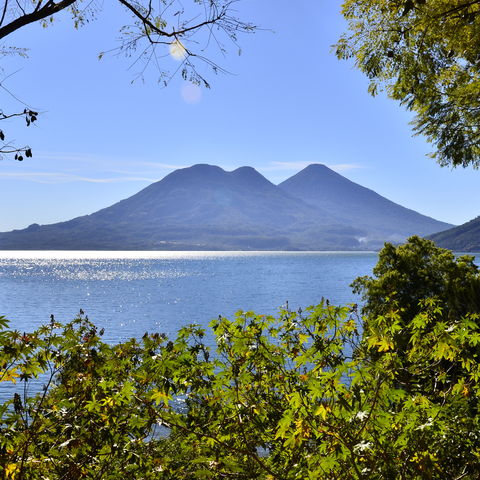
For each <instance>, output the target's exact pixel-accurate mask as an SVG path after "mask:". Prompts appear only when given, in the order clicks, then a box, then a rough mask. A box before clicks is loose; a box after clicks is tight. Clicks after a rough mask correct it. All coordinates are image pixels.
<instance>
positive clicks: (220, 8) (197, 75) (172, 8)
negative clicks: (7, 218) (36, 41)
mask: <svg viewBox="0 0 480 480" xmlns="http://www.w3.org/2000/svg"><path fill="white" fill-rule="evenodd" d="M115 3H117V4H118V5H119V7H120V9H119V11H121V10H123V11H124V13H125V17H121V16H120V19H119V25H118V29H119V32H120V43H119V44H118V45H117V46H116V47H114V48H112V50H111V51H113V52H117V53H124V54H125V55H126V56H127V57H132V56H133V58H134V59H135V60H134V61H135V62H138V63H139V64H140V65H141V66H142V67H141V69H140V74H139V75H140V76H143V74H144V73H145V71H146V69H147V68H149V67H154V68H156V69H157V75H158V81H159V82H160V83H161V84H163V85H167V83H168V81H169V79H170V78H171V76H172V75H175V73H177V72H178V73H179V74H180V75H181V76H182V77H183V79H184V80H187V81H190V82H192V83H195V84H198V85H203V86H204V87H207V88H209V86H210V85H209V82H208V80H207V78H206V77H205V75H204V74H203V73H201V71H200V70H199V69H198V65H199V63H204V64H206V65H207V66H209V67H211V69H212V71H213V72H215V73H217V72H221V71H223V69H222V67H221V66H220V65H218V64H216V63H215V61H213V60H212V57H211V56H210V54H209V52H212V51H213V50H214V49H215V48H218V49H219V50H220V51H221V52H222V53H225V52H226V51H227V49H228V45H227V42H228V43H230V46H231V45H233V46H235V47H236V48H239V47H238V44H237V40H238V36H239V35H241V34H244V33H249V32H252V31H254V30H255V27H254V25H252V24H250V23H247V22H244V21H242V20H240V19H239V18H238V17H237V16H236V14H235V11H234V8H233V5H234V3H236V0H188V1H187V2H185V1H180V0H160V1H158V2H152V1H151V0H117V1H116V2H115ZM62 13H64V14H69V15H70V16H71V18H72V21H73V24H74V27H75V28H78V27H81V26H83V25H85V24H86V23H88V22H90V21H92V20H95V19H98V20H99V21H101V17H102V13H103V12H102V8H101V6H100V4H99V3H98V2H88V1H86V0H59V1H53V0H33V1H32V0H20V1H18V0H17V1H13V0H4V1H3V6H0V39H1V40H2V41H3V43H2V45H1V46H0V56H3V57H6V56H8V55H22V56H27V53H28V50H27V49H25V48H20V47H18V46H10V45H8V44H7V43H6V39H7V38H8V36H9V35H11V34H12V33H14V32H16V31H17V30H19V29H22V28H24V27H26V26H27V25H29V24H32V23H41V24H42V25H43V26H45V27H46V26H49V25H50V24H52V23H54V19H55V17H56V16H58V15H60V14H62ZM103 55H104V52H99V58H101V57H102V56H103ZM165 56H171V57H173V58H174V59H175V60H177V61H178V65H177V68H176V69H175V71H173V72H170V71H168V69H167V68H166V66H165V62H164V61H163V59H164V57H165ZM4 68H5V67H4ZM14 117H23V118H24V120H25V121H26V124H27V126H28V125H31V124H32V123H33V122H35V121H36V120H37V117H38V112H36V111H34V109H31V108H29V107H27V108H25V109H24V108H23V106H22V109H21V110H20V111H15V112H3V111H2V110H1V109H0V120H7V119H10V118H14ZM4 155H13V156H14V158H15V159H16V160H23V159H24V158H25V157H30V156H32V149H31V148H30V147H29V146H21V147H20V146H18V145H14V144H13V143H12V142H11V140H10V139H9V137H8V135H7V134H6V133H5V132H4V131H3V130H0V156H4Z"/></svg>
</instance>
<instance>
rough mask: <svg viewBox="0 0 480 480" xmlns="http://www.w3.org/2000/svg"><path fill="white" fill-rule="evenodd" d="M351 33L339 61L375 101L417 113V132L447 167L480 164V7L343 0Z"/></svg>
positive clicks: (464, 0) (445, 0) (423, 0)
mask: <svg viewBox="0 0 480 480" xmlns="http://www.w3.org/2000/svg"><path fill="white" fill-rule="evenodd" d="M343 14H344V16H345V18H346V20H347V22H348V26H349V32H348V33H346V34H344V35H343V37H342V38H341V39H340V41H339V42H338V44H337V46H336V50H337V56H338V57H339V58H343V59H347V58H352V57H353V58H354V59H355V62H356V66H357V67H358V68H359V69H360V70H361V71H363V72H364V73H365V74H366V75H367V77H368V78H369V80H370V86H369V91H370V93H372V94H373V95H375V94H376V93H377V92H378V91H379V90H381V89H382V88H384V89H385V90H386V92H387V94H388V95H389V96H390V97H391V98H393V99H395V100H398V101H400V103H401V104H402V105H404V106H405V107H406V108H407V109H409V110H411V111H413V112H414V113H415V118H414V120H413V122H412V123H413V126H414V131H415V132H416V133H417V134H422V135H425V136H426V137H427V139H428V140H429V141H430V142H431V143H433V144H434V145H435V147H436V151H435V152H434V153H433V154H432V156H433V157H434V158H436V159H437V161H438V162H439V163H440V164H441V165H452V166H457V165H462V166H467V165H472V166H474V167H478V166H479V165H480V147H479V145H480V141H479V140H480V136H479V135H480V133H479V131H478V123H479V111H480V109H479V107H480V71H479V63H478V61H479V55H480V47H479V42H478V34H479V31H480V2H478V1H470V0H394V1H391V0H345V1H344V3H343Z"/></svg>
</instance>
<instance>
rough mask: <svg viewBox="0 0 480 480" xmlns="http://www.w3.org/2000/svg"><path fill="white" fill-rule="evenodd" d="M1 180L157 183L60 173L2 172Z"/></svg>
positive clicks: (139, 179)
mask: <svg viewBox="0 0 480 480" xmlns="http://www.w3.org/2000/svg"><path fill="white" fill-rule="evenodd" d="M0 179H9V180H11V179H15V180H24V181H30V182H35V183H49V184H55V183H68V182H87V183H121V182H155V181H156V180H157V179H155V178H147V177H134V176H131V177H128V176H127V177H111V178H93V177H84V176H80V175H71V174H67V173H58V172H28V173H21V172H0Z"/></svg>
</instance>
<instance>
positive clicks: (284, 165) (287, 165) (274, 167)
mask: <svg viewBox="0 0 480 480" xmlns="http://www.w3.org/2000/svg"><path fill="white" fill-rule="evenodd" d="M312 164H315V165H325V164H322V162H309V161H303V160H302V161H298V162H275V161H274V162H270V163H269V165H267V166H265V167H259V168H258V170H262V171H264V172H274V171H281V170H302V169H304V168H306V167H308V166H309V165H312ZM326 166H327V167H328V168H331V169H332V170H335V171H336V172H345V171H347V170H353V169H355V168H364V167H363V166H362V165H358V164H355V163H339V164H333V165H329V164H326Z"/></svg>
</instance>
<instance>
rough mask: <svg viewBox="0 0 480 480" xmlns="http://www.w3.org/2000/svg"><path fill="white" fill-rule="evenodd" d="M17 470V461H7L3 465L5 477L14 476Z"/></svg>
mask: <svg viewBox="0 0 480 480" xmlns="http://www.w3.org/2000/svg"><path fill="white" fill-rule="evenodd" d="M18 470H19V468H18V464H17V463H8V464H7V465H6V467H5V478H15V477H16V475H17V472H18Z"/></svg>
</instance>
